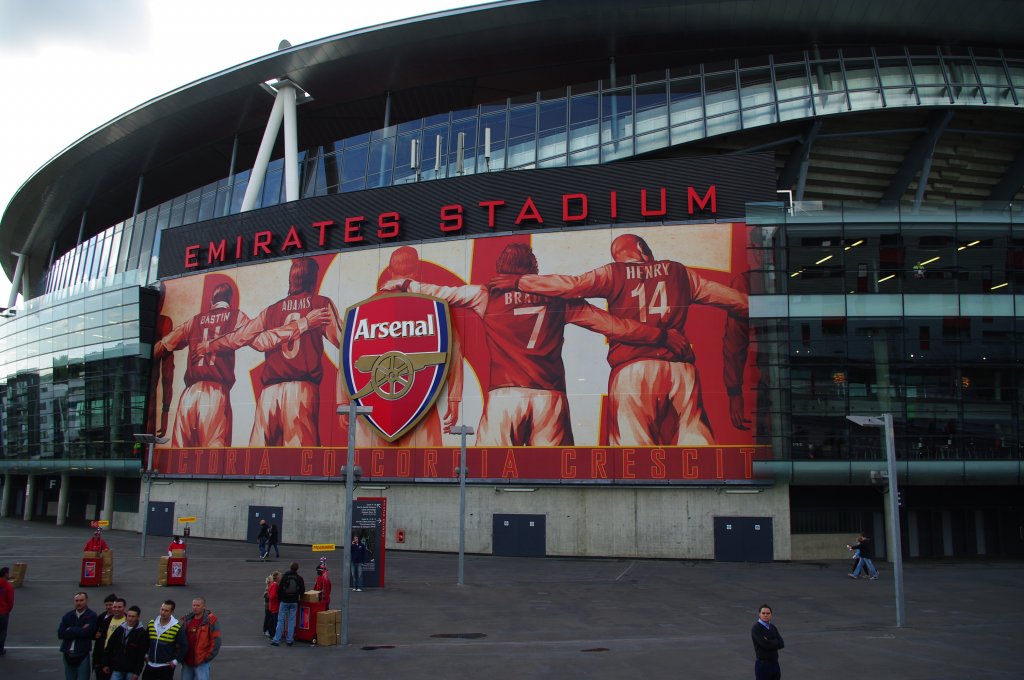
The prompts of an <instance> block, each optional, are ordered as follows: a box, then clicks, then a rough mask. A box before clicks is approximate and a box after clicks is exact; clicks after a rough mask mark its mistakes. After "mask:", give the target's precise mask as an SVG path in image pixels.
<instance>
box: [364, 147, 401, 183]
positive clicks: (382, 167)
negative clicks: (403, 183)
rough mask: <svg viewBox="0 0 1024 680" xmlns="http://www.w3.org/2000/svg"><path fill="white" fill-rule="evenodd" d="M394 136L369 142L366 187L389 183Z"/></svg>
mask: <svg viewBox="0 0 1024 680" xmlns="http://www.w3.org/2000/svg"><path fill="white" fill-rule="evenodd" d="M395 142H396V138H395V137H388V138H387V139H380V140H377V141H375V142H373V143H372V144H370V158H369V174H368V176H367V181H366V185H367V186H368V187H385V186H389V185H390V184H391V165H392V163H394V160H395Z"/></svg>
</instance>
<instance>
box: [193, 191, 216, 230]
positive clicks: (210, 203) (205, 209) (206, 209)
mask: <svg viewBox="0 0 1024 680" xmlns="http://www.w3.org/2000/svg"><path fill="white" fill-rule="evenodd" d="M216 208H217V183H216V182H213V183H212V184H207V185H206V186H205V187H203V190H202V193H201V195H200V197H199V217H198V218H197V219H198V220H199V221H200V222H202V221H203V220H208V219H211V218H213V217H216V216H217V215H216V212H217V211H216Z"/></svg>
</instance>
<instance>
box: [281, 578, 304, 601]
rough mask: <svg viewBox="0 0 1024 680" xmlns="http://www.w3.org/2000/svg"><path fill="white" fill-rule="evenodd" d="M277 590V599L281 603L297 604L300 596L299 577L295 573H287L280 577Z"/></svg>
mask: <svg viewBox="0 0 1024 680" xmlns="http://www.w3.org/2000/svg"><path fill="white" fill-rule="evenodd" d="M278 588H279V590H278V596H277V597H278V599H280V600H281V602H298V601H299V595H301V594H302V593H301V592H299V591H300V586H299V576H298V574H296V573H295V572H288V573H286V574H285V575H284V576H282V577H281V583H280V585H279V586H278Z"/></svg>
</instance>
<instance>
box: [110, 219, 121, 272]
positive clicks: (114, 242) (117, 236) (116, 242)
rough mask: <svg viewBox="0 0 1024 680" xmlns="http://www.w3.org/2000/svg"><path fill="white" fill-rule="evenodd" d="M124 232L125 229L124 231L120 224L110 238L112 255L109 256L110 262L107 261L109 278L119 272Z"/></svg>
mask: <svg viewBox="0 0 1024 680" xmlns="http://www.w3.org/2000/svg"><path fill="white" fill-rule="evenodd" d="M122 231H123V229H122V227H121V225H120V224H119V225H117V228H116V229H114V233H113V234H111V237H110V254H109V255H108V260H107V263H108V264H107V275H108V276H113V275H114V274H116V273H117V272H118V271H119V270H118V268H117V267H118V263H119V262H120V260H121V258H120V250H121V239H122V234H121V232H122Z"/></svg>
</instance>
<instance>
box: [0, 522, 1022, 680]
mask: <svg viewBox="0 0 1024 680" xmlns="http://www.w3.org/2000/svg"><path fill="white" fill-rule="evenodd" d="M88 537H89V530H87V529H83V528H69V527H55V526H53V525H50V524H42V523H35V522H23V521H21V520H17V519H2V520H0V565H9V566H10V565H13V563H14V562H21V561H24V562H27V563H28V564H29V567H28V579H27V582H26V585H25V587H24V588H21V589H18V590H17V591H16V602H15V609H14V612H13V613H12V616H11V622H10V631H9V633H8V639H7V650H8V652H7V656H5V657H2V658H0V678H3V680H19V679H21V678H35V677H40V676H42V677H54V678H58V677H61V675H62V673H63V669H62V665H61V661H60V656H59V654H58V652H57V646H58V641H57V639H56V629H57V623H58V622H59V620H60V617H61V615H62V614H63V613H64V612H66V611H67V610H69V609H70V608H71V605H72V602H71V598H72V595H73V594H74V592H76V591H77V590H79V588H78V569H79V563H80V551H81V549H82V546H83V545H84V543H85V541H86V540H87V538H88ZM106 538H107V541H108V543H110V545H111V547H112V548H113V549H114V552H115V556H116V557H115V563H114V585H113V586H112V587H104V588H91V589H87V590H88V592H89V594H90V606H92V608H93V609H95V610H97V611H98V610H101V609H102V600H103V597H104V596H105V595H106V594H107V593H108V592H111V591H116V592H117V593H118V594H119V595H121V596H123V597H125V598H126V599H127V600H128V603H129V604H137V605H139V606H140V607H141V608H142V610H143V618H144V619H145V620H149V619H150V618H152V617H153V615H154V614H155V613H156V610H157V608H158V606H159V603H160V602H162V601H163V600H164V599H165V598H171V599H174V600H175V601H176V602H177V603H178V613H179V614H181V615H184V614H185V613H187V612H188V611H189V605H190V603H191V599H192V598H193V597H194V596H197V595H203V596H205V597H206V599H207V603H208V606H209V607H210V608H211V609H212V610H213V611H214V612H215V613H216V614H217V615H218V616H219V617H220V619H221V622H222V628H223V638H224V646H223V649H222V651H221V653H220V656H219V657H218V658H217V659H216V660H215V661H214V664H213V676H214V677H217V678H222V679H223V678H246V679H247V680H258V679H260V678H281V677H286V676H296V677H301V676H309V677H343V676H344V675H346V674H348V673H350V672H351V673H354V674H355V675H356V676H357V677H359V678H360V679H361V680H366V679H370V678H389V679H391V678H420V677H435V678H438V677H441V678H486V679H487V680H501V679H504V678H609V679H612V678H614V679H615V680H621V678H624V677H629V678H697V679H701V678H749V677H752V676H753V659H754V655H753V648H752V645H751V642H750V637H749V635H750V628H751V626H752V625H753V623H754V620H755V612H756V609H757V607H758V605H760V604H761V603H762V602H767V603H769V604H771V605H772V607H773V608H774V611H775V623H776V624H777V625H778V626H779V629H780V631H781V633H782V635H783V637H784V638H785V641H786V648H785V649H784V650H782V652H781V659H780V661H781V664H782V669H783V672H784V676H785V677H787V678H827V680H839V679H842V678H876V679H889V678H906V679H918V678H920V679H921V680H925V679H927V680H941V679H943V678H958V679H963V678H993V679H1009V678H1022V677H1024V669H1022V667H1021V662H1020V660H1019V658H1018V657H1019V653H1018V652H1014V651H1013V650H1014V649H1019V648H1020V647H1019V645H1020V640H1019V636H1018V635H1017V634H1016V633H1015V632H1014V631H1015V630H1016V628H1017V623H1018V621H1019V619H1020V617H1019V610H1020V609H1021V607H1020V605H1021V604H1022V603H1024V595H1022V593H1024V564H1022V563H1020V562H929V563H917V562H909V563H907V564H906V569H905V581H906V595H907V610H906V620H907V625H906V626H905V627H904V628H896V627H895V605H894V600H893V590H892V581H891V578H890V576H891V574H890V572H889V569H888V567H889V565H888V564H885V563H881V564H878V565H877V566H878V567H879V570H880V572H881V577H882V578H881V580H879V581H871V582H869V581H866V580H860V581H853V580H851V579H849V578H847V576H846V572H847V570H848V568H849V560H846V559H842V560H836V561H834V562H825V563H797V562H793V563H774V564H727V563H716V562H692V561H676V560H628V559H566V558H539V559H529V558H503V557H491V556H483V555H470V556H467V558H466V565H465V580H466V585H464V586H461V587H460V586H458V585H457V584H456V579H457V567H458V564H457V556H456V555H448V554H432V553H410V552H400V551H395V550H391V551H389V552H388V557H387V572H386V582H387V587H386V588H384V589H367V590H365V591H364V592H361V593H350V594H351V597H352V608H351V625H350V634H349V641H350V644H349V646H347V647H342V646H337V647H310V646H308V645H306V644H303V643H298V642H297V643H296V644H295V646H294V647H292V648H287V647H284V646H281V647H279V648H275V647H271V646H269V645H268V644H267V640H266V638H265V637H263V635H262V634H261V632H260V628H261V624H262V619H263V583H264V578H265V576H266V575H267V574H268V573H269V572H270V571H271V570H272V569H281V570H284V569H285V568H287V564H288V563H289V562H290V561H292V560H293V559H294V560H297V561H299V562H300V564H301V565H302V566H301V568H300V573H301V574H303V575H304V577H305V578H306V579H307V582H308V583H310V584H311V583H312V581H313V579H314V578H315V574H314V567H315V565H316V563H317V561H318V558H319V554H316V553H312V552H311V551H310V549H309V546H292V545H285V546H282V557H281V558H280V559H279V560H273V559H272V560H268V561H267V562H261V561H259V560H258V559H256V547H255V546H254V545H251V544H244V543H238V542H233V541H219V540H207V539H198V538H193V539H192V541H191V542H190V544H189V557H190V559H189V585H188V586H185V587H179V588H165V587H164V588H162V587H157V586H155V585H153V584H154V583H155V581H156V570H157V563H158V558H159V556H160V555H162V554H164V550H165V548H166V544H167V543H168V539H165V538H150V540H149V544H148V546H147V557H146V558H145V559H142V558H140V557H139V548H140V537H139V535H138V534H135V533H130V532H119V531H112V532H109V533H108V534H107V536H106ZM839 552H840V551H839V550H838V549H837V553H839ZM330 566H331V567H332V570H333V576H334V582H335V585H334V600H335V603H334V605H333V606H335V607H337V606H338V603H340V600H341V596H342V590H341V589H342V586H343V585H344V584H343V583H342V581H343V579H342V578H341V577H340V566H341V553H335V554H333V555H331V556H330Z"/></svg>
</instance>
